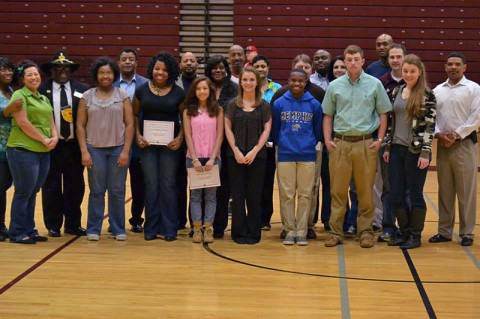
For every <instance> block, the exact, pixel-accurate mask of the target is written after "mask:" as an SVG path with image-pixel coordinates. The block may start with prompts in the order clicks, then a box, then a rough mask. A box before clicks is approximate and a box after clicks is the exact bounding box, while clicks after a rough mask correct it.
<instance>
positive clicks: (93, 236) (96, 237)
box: [87, 234, 100, 241]
mask: <svg viewBox="0 0 480 319" xmlns="http://www.w3.org/2000/svg"><path fill="white" fill-rule="evenodd" d="M87 239H88V240H90V241H99V240H100V236H99V235H97V234H87Z"/></svg>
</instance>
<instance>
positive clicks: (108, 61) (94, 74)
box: [90, 56, 120, 83]
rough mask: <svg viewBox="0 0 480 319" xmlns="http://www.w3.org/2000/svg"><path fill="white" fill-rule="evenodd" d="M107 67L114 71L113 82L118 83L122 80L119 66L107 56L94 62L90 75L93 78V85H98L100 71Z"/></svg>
mask: <svg viewBox="0 0 480 319" xmlns="http://www.w3.org/2000/svg"><path fill="white" fill-rule="evenodd" d="M106 65H108V66H110V68H111V69H112V71H113V82H115V81H117V80H118V79H119V78H120V67H119V66H118V64H117V63H116V62H115V61H113V60H112V59H110V58H109V57H107V56H101V57H99V58H97V59H96V60H95V61H93V63H92V66H91V68H90V75H91V77H92V81H93V83H98V69H100V68H101V67H102V66H106Z"/></svg>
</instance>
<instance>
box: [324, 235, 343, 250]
mask: <svg viewBox="0 0 480 319" xmlns="http://www.w3.org/2000/svg"><path fill="white" fill-rule="evenodd" d="M341 244H342V241H341V240H340V238H338V237H336V236H330V237H329V238H328V239H327V241H326V242H325V247H335V246H337V245H341Z"/></svg>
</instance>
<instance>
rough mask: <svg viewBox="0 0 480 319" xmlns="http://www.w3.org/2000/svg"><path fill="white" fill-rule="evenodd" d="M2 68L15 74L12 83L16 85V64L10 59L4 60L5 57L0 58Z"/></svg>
mask: <svg viewBox="0 0 480 319" xmlns="http://www.w3.org/2000/svg"><path fill="white" fill-rule="evenodd" d="M0 68H1V69H9V70H12V72H13V78H12V83H16V82H15V78H16V74H17V72H16V69H17V68H16V67H15V64H13V62H12V61H10V60H9V59H7V58H4V57H0Z"/></svg>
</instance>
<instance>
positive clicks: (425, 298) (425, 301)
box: [402, 249, 437, 319]
mask: <svg viewBox="0 0 480 319" xmlns="http://www.w3.org/2000/svg"><path fill="white" fill-rule="evenodd" d="M402 252H403V256H404V257H405V260H406V261H407V264H408V268H409V269H410V272H411V273H412V277H413V279H414V280H415V285H416V286H417V289H418V292H419V293H420V297H422V301H423V304H424V305H425V309H426V310H427V313H428V317H429V318H430V319H436V318H437V315H436V314H435V311H434V310H433V307H432V304H431V303H430V299H428V295H427V292H426V291H425V288H424V287H423V284H422V280H421V279H420V276H419V275H418V272H417V269H415V265H414V264H413V260H412V258H411V257H410V254H409V253H408V250H406V249H402Z"/></svg>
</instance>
